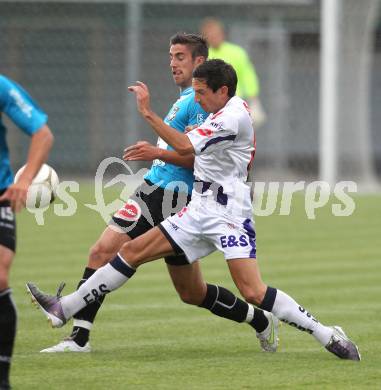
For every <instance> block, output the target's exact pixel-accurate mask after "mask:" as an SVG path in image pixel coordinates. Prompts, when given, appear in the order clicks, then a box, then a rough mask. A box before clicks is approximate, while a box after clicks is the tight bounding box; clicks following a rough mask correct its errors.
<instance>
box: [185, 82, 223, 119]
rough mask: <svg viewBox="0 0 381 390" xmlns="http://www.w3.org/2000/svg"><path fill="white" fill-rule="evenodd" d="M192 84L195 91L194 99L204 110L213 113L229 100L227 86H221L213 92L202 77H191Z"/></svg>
mask: <svg viewBox="0 0 381 390" xmlns="http://www.w3.org/2000/svg"><path fill="white" fill-rule="evenodd" d="M192 86H193V89H194V92H195V100H196V102H198V103H199V104H200V105H201V107H202V108H203V109H204V110H205V111H206V112H212V113H215V112H217V111H219V110H220V109H221V108H222V107H224V105H225V104H226V102H227V100H229V98H228V96H227V87H225V86H223V87H221V88H219V89H218V90H217V91H216V92H213V91H212V89H211V88H209V87H208V86H207V84H206V81H204V80H202V79H195V78H194V79H193V80H192Z"/></svg>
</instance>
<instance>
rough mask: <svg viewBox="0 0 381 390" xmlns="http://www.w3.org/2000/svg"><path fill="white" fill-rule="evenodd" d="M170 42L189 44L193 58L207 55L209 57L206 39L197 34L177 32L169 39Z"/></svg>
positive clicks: (171, 43)
mask: <svg viewBox="0 0 381 390" xmlns="http://www.w3.org/2000/svg"><path fill="white" fill-rule="evenodd" d="M169 44H170V45H171V46H172V45H187V46H189V47H190V50H191V53H192V58H193V59H195V58H196V57H199V56H201V57H205V59H207V58H208V52H209V49H208V44H207V42H206V40H205V39H204V38H203V37H202V36H201V35H197V34H187V33H177V34H175V35H174V36H173V37H171V39H170V40H169Z"/></svg>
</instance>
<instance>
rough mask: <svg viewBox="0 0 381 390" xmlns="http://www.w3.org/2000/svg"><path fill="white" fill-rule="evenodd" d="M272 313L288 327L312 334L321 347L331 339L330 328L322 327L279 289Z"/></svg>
mask: <svg viewBox="0 0 381 390" xmlns="http://www.w3.org/2000/svg"><path fill="white" fill-rule="evenodd" d="M272 313H273V314H274V315H275V316H276V317H278V318H279V319H280V320H282V321H284V322H286V323H288V324H289V325H291V326H294V327H295V328H297V329H299V330H302V331H305V332H308V333H310V334H312V336H314V337H315V339H316V340H317V341H318V342H319V343H321V344H322V345H323V346H326V345H327V344H328V342H329V340H330V339H331V336H332V333H333V331H332V328H330V327H328V326H324V325H322V324H321V323H320V322H319V321H318V320H316V319H315V318H314V317H313V316H312V315H311V314H310V313H308V311H307V310H305V309H304V308H303V307H302V306H300V305H299V304H298V303H296V302H295V301H294V300H293V299H292V298H291V297H290V296H289V295H287V294H286V293H284V292H283V291H281V290H279V289H277V294H276V298H275V302H274V306H273V309H272Z"/></svg>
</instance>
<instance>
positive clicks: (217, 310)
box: [200, 284, 268, 332]
mask: <svg viewBox="0 0 381 390" xmlns="http://www.w3.org/2000/svg"><path fill="white" fill-rule="evenodd" d="M206 286H207V290H206V296H205V299H204V302H202V303H201V305H200V307H204V308H205V309H208V310H210V311H211V312H212V313H213V314H215V315H217V316H219V317H223V318H227V319H228V320H232V321H236V322H244V321H245V320H246V317H247V313H248V310H249V304H248V303H246V302H245V301H243V300H242V299H240V298H238V297H237V296H235V295H234V294H233V293H232V292H231V291H229V290H227V289H226V288H224V287H221V286H215V285H213V284H207V285H206ZM249 324H250V325H251V326H252V327H253V328H254V329H255V330H257V331H258V332H261V331H262V330H264V329H265V328H266V326H267V324H268V320H267V318H266V317H265V315H264V314H263V311H262V310H259V309H257V308H254V316H253V320H252V321H251V322H250V323H249Z"/></svg>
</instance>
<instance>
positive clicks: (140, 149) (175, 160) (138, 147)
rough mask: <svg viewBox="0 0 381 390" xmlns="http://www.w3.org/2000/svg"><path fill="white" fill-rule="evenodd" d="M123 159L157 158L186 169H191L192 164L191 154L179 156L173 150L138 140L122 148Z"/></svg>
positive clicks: (192, 157)
mask: <svg viewBox="0 0 381 390" xmlns="http://www.w3.org/2000/svg"><path fill="white" fill-rule="evenodd" d="M123 159H124V160H125V161H153V160H156V159H159V160H162V161H165V162H166V163H169V164H174V165H178V166H180V167H184V168H188V169H193V164H194V155H193V154H188V155H184V156H181V155H180V154H179V153H177V152H176V151H174V150H165V149H161V148H158V147H157V146H153V145H151V144H150V143H149V142H147V141H139V142H137V143H136V144H135V145H131V146H129V147H127V148H126V149H124V154H123Z"/></svg>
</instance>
